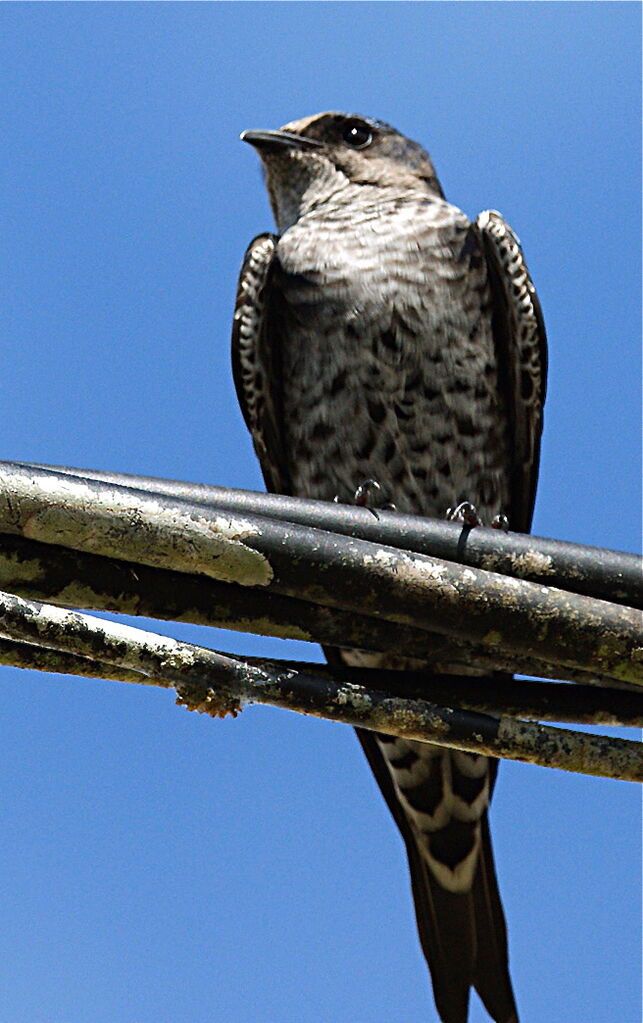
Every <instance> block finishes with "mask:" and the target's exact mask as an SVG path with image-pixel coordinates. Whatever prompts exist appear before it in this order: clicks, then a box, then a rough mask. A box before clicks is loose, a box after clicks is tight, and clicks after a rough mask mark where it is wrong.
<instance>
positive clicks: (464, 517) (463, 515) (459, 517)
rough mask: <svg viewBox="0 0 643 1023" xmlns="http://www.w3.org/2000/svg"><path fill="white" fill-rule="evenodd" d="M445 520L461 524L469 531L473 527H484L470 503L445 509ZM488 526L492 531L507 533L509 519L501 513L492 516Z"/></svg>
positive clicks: (465, 502)
mask: <svg viewBox="0 0 643 1023" xmlns="http://www.w3.org/2000/svg"><path fill="white" fill-rule="evenodd" d="M447 520H448V521H449V522H462V524H463V525H465V526H468V527H469V529H473V528H474V526H484V522H483V521H482V519H481V518H480V516H479V515H478V509H477V508H476V506H475V504H472V503H471V501H461V502H460V504H459V505H457V506H456V507H455V508H447ZM490 526H491V528H492V529H501V530H502V531H503V533H508V532H509V519H508V518H507V516H506V515H503V514H502V513H500V514H499V515H494V517H493V518H492V520H491V522H490Z"/></svg>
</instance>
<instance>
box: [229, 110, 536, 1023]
mask: <svg viewBox="0 0 643 1023" xmlns="http://www.w3.org/2000/svg"><path fill="white" fill-rule="evenodd" d="M242 137H244V138H245V139H246V140H247V141H249V142H250V143H252V144H253V145H254V146H256V147H257V149H258V150H259V154H260V156H261V159H262V162H263V165H264V170H265V174H266V184H267V188H268V192H269V195H270V200H271V204H272V208H273V212H274V214H275V219H276V222H277V227H278V230H279V235H278V236H275V235H268V234H265V235H260V236H259V237H258V238H256V239H255V240H254V241H253V242H252V243H251V245H250V247H249V249H248V251H247V253H246V257H245V260H244V264H243V267H242V271H241V276H240V280H239V289H238V295H237V303H236V308H235V320H234V328H233V368H234V375H235V382H236V386H237V392H238V395H239V400H240V403H241V407H242V410H243V412H244V416H245V419H246V422H247V425H248V427H249V429H250V432H251V434H252V437H253V440H254V444H255V448H256V451H257V454H258V456H259V459H260V462H261V467H262V470H263V474H264V478H265V480H266V484H267V486H268V487H269V489H270V490H273V491H276V492H281V493H289V494H295V495H300V496H306V497H314V498H320V499H323V500H332V499H333V498H335V497H338V498H339V500H340V501H344V502H351V501H352V500H353V495H354V493H355V490H356V488H357V486H358V484H359V483H361V482H362V481H363V480H364V479H367V478H375V479H376V480H377V481H378V483H379V484H380V485H381V487H382V488H383V489H384V491H385V492H386V494H387V495H388V497H389V499H390V500H392V501H394V502H395V505H396V507H397V508H398V509H399V510H400V511H408V512H414V513H417V514H424V515H431V516H438V517H441V516H444V514H445V512H446V509H447V507H449V506H455V505H457V504H458V503H459V502H461V501H463V500H470V501H473V502H474V503H475V505H476V507H477V509H478V512H479V513H480V515H481V516H482V518H483V519H484V520H486V521H489V520H491V519H492V518H493V517H494V516H495V515H497V514H499V513H505V514H507V515H508V517H509V521H510V525H511V528H512V529H515V530H519V531H527V530H528V529H529V525H530V521H531V514H532V509H533V500H534V493H535V486H536V478H537V470H538V455H539V445H540V433H541V429H542V406H543V401H544V392H545V371H546V352H545V332H544V327H543V323H542V316H541V313H540V309H539V305H538V301H537V298H536V294H535V291H534V288H533V285H532V283H531V280H530V277H529V274H528V271H527V268H526V265H525V263H524V259H523V256H522V251H521V249H520V245H519V243H518V241H517V239H516V237H515V236H514V234H513V232H512V231H511V229H510V228H509V226H508V225H507V224H506V223H505V221H504V220H503V219H502V217H501V216H500V214H498V213H495V212H493V211H487V212H485V213H482V214H480V216H479V217H478V218H477V220H476V222H475V223H471V222H470V221H469V220H468V219H467V217H466V216H465V214H464V213H462V212H461V211H460V210H459V209H457V208H456V207H455V206H452V205H450V204H449V203H448V202H446V200H445V199H444V196H443V193H442V190H441V187H440V184H439V182H438V179H437V177H436V174H435V171H434V169H433V165H432V163H431V160H430V158H429V156H428V154H427V153H426V152H425V151H424V149H422V147H421V146H419V145H418V144H417V143H415V142H412V141H411V140H409V139H407V138H405V137H404V136H403V135H401V134H399V133H398V132H396V131H395V130H394V129H393V128H391V127H390V126H388V125H386V124H383V123H381V122H379V121H373V120H371V119H369V118H362V117H356V116H353V115H350V116H348V115H344V114H339V113H325V114H319V115H316V116H315V117H312V118H307V119H304V120H301V121H296V122H293V123H291V124H289V125H286V126H285V128H284V129H281V130H280V131H278V132H247V133H245V134H244V136H242ZM338 656H340V655H339V654H338V652H330V657H331V658H333V657H335V658H336V657H338ZM341 657H342V658H343V659H344V660H345V661H347V662H348V663H353V664H355V663H357V664H359V663H361V664H369V665H373V664H378V665H384V666H387V667H388V666H397V667H400V666H402V667H403V666H404V664H401V662H400V661H399V659H396V658H395V657H394V655H393V654H392V655H391V656H390V657H389V656H388V655H386V656H381V655H380V656H379V657H375V656H374V655H370V654H360V653H357V652H352V653H348V652H342V654H341ZM430 667H431V668H432V669H433V670H445V667H446V668H448V665H446V666H445V665H443V664H441V665H431V666H430ZM458 670H461V668H460V669H458ZM359 738H360V741H361V743H362V746H363V748H364V751H365V753H366V755H367V757H368V760H369V763H370V764H371V767H372V768H373V771H374V773H375V776H376V778H377V780H378V783H379V785H380V788H381V789H382V792H383V794H384V796H385V798H386V800H387V803H388V805H389V808H390V810H391V812H392V814H393V816H394V818H395V820H396V822H397V824H398V826H399V828H400V831H401V833H402V836H403V838H404V841H405V843H406V847H407V853H408V856H409V864H410V868H411V880H412V885H413V893H414V899H415V907H416V916H417V921H418V929H419V934H420V939H421V942H422V947H423V949H424V952H425V955H426V958H427V961H428V963H429V967H430V970H431V975H432V980H433V988H434V994H435V999H436V1004H437V1007H438V1010H439V1012H440V1015H441V1018H442V1020H443V1021H444V1023H464V1021H466V1019H467V1013H468V1000H469V991H470V987H471V986H474V987H475V988H476V989H477V991H478V993H479V994H480V996H481V998H482V999H483V1001H484V1003H485V1005H486V1007H487V1009H488V1011H489V1013H490V1015H491V1016H492V1018H493V1019H494V1020H496V1021H498V1023H511V1021H515V1020H517V1013H516V1008H515V1003H514V999H513V994H512V990H511V981H510V978H509V972H508V965H507V949H506V930H505V923H504V916H503V912H502V907H501V903H500V898H499V895H498V891H497V883H496V878H495V870H494V866H493V858H492V853H491V844H490V839H489V830H488V822H487V808H488V805H489V799H490V796H491V790H492V787H493V782H494V779H495V773H496V763H495V762H494V761H489V760H487V759H486V758H484V757H477V756H473V755H470V754H466V753H458V752H455V751H453V752H449V751H446V750H444V749H441V748H440V747H436V746H432V745H430V744H427V743H417V742H407V741H405V740H401V739H392V738H389V737H385V736H376V735H373V734H371V733H366V732H360V733H359Z"/></svg>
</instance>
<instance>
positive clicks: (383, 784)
mask: <svg viewBox="0 0 643 1023" xmlns="http://www.w3.org/2000/svg"><path fill="white" fill-rule="evenodd" d="M357 736H358V738H359V741H360V743H361V745H362V748H363V750H364V753H365V754H366V757H367V759H368V762H369V764H370V766H371V769H372V771H373V773H374V775H375V778H376V780H377V782H378V784H379V786H380V789H381V791H382V794H383V796H384V798H385V799H386V802H387V804H388V807H389V810H390V811H391V814H392V816H393V818H394V820H395V822H396V824H397V826H398V828H399V829H400V832H401V834H402V837H403V839H404V842H405V845H406V851H407V855H408V860H409V867H410V872H411V886H412V891H413V900H414V903H415V914H416V919H417V927H418V933H419V937H420V944H421V946H422V951H423V952H424V956H425V958H426V961H427V964H428V966H429V970H430V973H431V980H432V982H433V993H434V998H435V1003H436V1006H437V1009H438V1012H439V1014H440V1018H441V1020H442V1023H467V1017H468V1006H469V995H470V990H471V988H472V987H474V988H475V989H476V990H477V992H478V994H479V995H480V998H481V999H482V1001H483V1003H484V1005H485V1007H486V1009H487V1011H488V1012H489V1014H490V1016H491V1017H492V1019H493V1020H495V1021H496V1023H518V1014H517V1010H516V1004H515V1001H514V996H513V991H512V987H511V980H510V977H509V965H508V957H507V929H506V925H505V919H504V914H503V911H502V905H501V902H500V894H499V891H498V883H497V880H496V874H495V867H494V862H493V853H492V850H491V839H490V834H489V824H488V820H487V815H486V812H485V813H484V815H483V818H482V820H481V843H480V852H479V858H478V865H477V868H476V872H475V875H474V880H473V885H472V887H471V889H470V890H469V891H466V892H451V891H447V890H446V889H445V888H444V887H442V886H441V885H440V884H439V883H438V882H437V881H436V879H435V878H434V877H433V875H432V874H431V871H430V870H429V867H428V865H427V862H426V860H425V858H424V857H423V856H422V854H421V852H420V849H419V847H418V843H417V839H416V837H415V834H414V832H413V829H412V827H411V825H410V823H409V820H408V817H407V814H406V813H405V811H404V808H403V806H402V804H401V802H400V799H399V797H398V794H397V792H396V789H395V785H394V783H393V779H392V777H391V773H390V770H389V768H388V766H387V764H386V762H385V759H384V757H383V754H382V752H381V750H380V747H379V744H378V742H377V737H376V735H375V733H372V732H366V731H364V730H362V729H357ZM491 769H492V779H491V780H492V782H493V779H494V777H495V773H496V770H497V765H496V764H495V763H492V765H491Z"/></svg>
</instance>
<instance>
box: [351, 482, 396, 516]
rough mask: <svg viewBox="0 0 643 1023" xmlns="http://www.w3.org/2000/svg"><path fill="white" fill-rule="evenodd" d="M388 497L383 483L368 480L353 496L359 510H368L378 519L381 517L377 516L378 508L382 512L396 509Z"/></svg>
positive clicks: (360, 485) (361, 484) (362, 483)
mask: <svg viewBox="0 0 643 1023" xmlns="http://www.w3.org/2000/svg"><path fill="white" fill-rule="evenodd" d="M387 497H388V495H387V493H386V491H385V490H384V488H383V487H382V485H381V483H378V482H377V480H374V479H367V480H362V482H361V483H360V484H359V486H358V487H357V489H356V491H355V494H354V496H353V501H354V502H355V504H356V505H357V507H358V508H367V509H368V510H369V511H370V512H372V514H373V515H374V516H375V518H376V519H379V515H378V514H377V509H378V508H379V509H381V510H390V509H394V508H395V506H394V505H391V504H390V502H388V501H387Z"/></svg>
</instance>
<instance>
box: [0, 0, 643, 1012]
mask: <svg viewBox="0 0 643 1023" xmlns="http://www.w3.org/2000/svg"><path fill="white" fill-rule="evenodd" d="M639 38H640V8H639V6H638V5H637V4H633V3H591V4H588V3H565V4H560V3H546V4H545V3H537V4H533V3H520V4H518V3H513V4H500V3H497V4H486V3H475V4H471V3H456V4H454V3H437V4H434V3H421V4H409V3H397V4H390V3H358V4H354V3H330V4H326V3H310V4H301V3H264V4H255V3H225V4H190V3H185V4H183V3H180V4H173V3H169V4H138V3H128V4H113V3H111V4H110V3H104V4H80V3H78V4H67V3H56V4H51V3H49V4H46V3H43V4H30V3H22V4H2V5H1V6H0V88H1V91H2V95H3V97H4V98H3V104H2V111H1V113H0V118H1V119H2V132H1V138H0V146H1V147H2V148H3V149H4V152H3V153H2V159H1V160H0V207H1V217H2V224H3V229H2V242H1V245H2V255H1V259H2V267H3V269H2V276H3V282H2V284H1V285H0V287H1V288H2V296H1V301H0V308H1V310H2V311H1V313H0V315H1V317H2V319H1V335H0V336H1V338H2V348H3V383H4V386H3V402H2V407H1V408H0V419H1V427H2V438H3V448H2V454H1V456H0V457H3V458H20V459H25V460H32V461H41V462H48V463H63V464H72V465H80V466H89V467H94V468H106V469H116V470H122V471H125V472H132V473H145V474H153V475H159V476H168V477H174V478H179V479H190V480H195V481H205V482H210V483H217V484H222V485H227V486H237V487H255V488H260V486H261V484H260V476H259V472H258V469H257V466H256V464H255V460H254V457H253V454H252V450H251V446H250V442H249V440H248V437H247V436H246V433H245V429H244V426H243V423H242V420H241V416H240V414H239V412H238V409H237V406H236V401H235V397H234V391H233V385H232V380H231V373H230V368H229V354H228V347H229V326H230V320H231V311H232V304H233V298H234V291H235V286H236V277H237V273H238V268H239V265H240V261H241V257H242V254H243V251H244V249H245V246H246V244H247V242H248V241H249V240H250V238H251V237H252V236H253V235H254V234H256V233H258V232H259V231H262V230H266V229H269V228H270V227H271V226H272V225H271V217H270V212H269V208H268V204H267V201H266V197H265V195H264V191H263V186H262V181H261V176H260V172H259V169H258V165H257V164H258V161H257V159H256V155H255V154H254V153H253V152H252V151H251V150H250V149H249V147H247V146H243V145H242V144H241V143H240V142H238V141H237V140H238V135H239V132H240V131H241V130H242V129H244V128H272V127H278V126H279V125H281V124H283V123H285V122H286V121H289V120H291V119H293V118H296V117H301V116H304V115H307V114H312V113H314V112H316V111H319V110H323V109H343V110H350V111H354V112H360V113H364V114H369V115H372V116H375V117H379V118H381V119H383V120H386V121H389V122H391V123H393V124H395V125H396V126H397V127H399V128H400V129H401V130H402V131H404V132H405V133H406V134H408V135H410V136H411V137H413V138H416V139H418V140H419V141H421V142H422V143H423V144H425V145H426V146H427V148H429V150H430V152H431V154H432V156H433V158H434V161H435V163H436V166H437V169H438V173H439V175H440V177H441V180H442V183H443V186H444V188H445V191H446V193H447V196H448V197H449V199H450V200H451V201H452V202H454V203H456V204H457V205H459V206H461V207H462V208H463V209H464V210H465V211H466V212H467V213H468V214H469V215H471V216H474V215H475V214H476V213H477V212H478V211H479V210H481V209H485V208H490V207H491V208H497V209H500V210H501V211H502V212H503V213H504V215H505V216H506V217H507V218H508V219H509V221H510V223H511V224H512V226H513V227H514V229H515V230H516V232H517V233H518V235H519V236H520V237H521V239H522V242H523V245H524V248H525V251H526V255H527V259H528V262H529V265H530V269H531V271H532V275H533V277H534V279H535V281H536V284H537V286H538V290H539V294H540V297H541V300H542V304H543V308H544V313H545V319H546V323H547V327H548V333H549V339H550V388H549V397H548V404H547V410H546V426H545V438H544V448H543V460H542V470H541V482H540V489H539V496H538V501H537V511H536V518H535V524H534V529H535V531H536V532H538V533H540V534H543V535H548V536H557V537H561V538H567V539H573V540H577V541H580V542H585V543H593V544H597V545H599V546H612V547H617V548H622V549H627V550H634V549H636V548H637V546H638V522H639V475H640V473H639V465H640V461H639V449H638V435H639V431H638V408H639V390H638V387H639V384H638V381H639V339H640V322H639V310H640V291H639V279H640V256H639V253H640V235H639V224H640V172H639V166H640V162H639V161H640V135H639V125H640V104H639V74H640V49H639ZM155 627H157V628H158V629H159V631H161V630H163V631H168V632H170V633H171V634H173V635H176V636H180V637H182V638H188V639H191V640H197V641H199V642H202V643H207V644H210V645H213V646H216V647H218V648H221V649H226V648H227V649H231V650H236V651H246V652H249V653H257V652H264V653H268V654H273V655H275V656H293V655H296V656H302V657H311V658H312V657H315V658H317V657H318V653H317V650H316V649H315V648H309V647H307V646H304V645H303V644H302V645H296V644H288V645H286V644H281V643H278V642H277V641H271V640H266V639H263V640H262V639H257V638H253V637H246V636H239V635H233V634H227V633H223V632H213V631H209V632H208V631H205V630H197V629H190V628H187V627H179V626H165V627H163V626H160V625H157V626H155ZM0 676H1V678H2V681H3V682H4V685H3V688H2V696H3V713H2V718H3V725H2V754H1V761H2V776H3V786H2V795H0V802H1V811H0V812H1V816H2V837H1V838H0V862H1V864H2V873H3V885H2V896H1V897H0V906H1V915H2V920H3V926H2V934H1V937H0V943H1V955H0V987H1V988H2V991H3V996H2V1002H1V1004H0V1023H81V1021H82V1023H108V1021H109V1023H113V1021H114V1020H118V1021H119V1023H148V1021H150V1023H151V1021H154V1023H206V1021H207V1023H212V1021H215V1023H317V1021H319V1020H324V1021H326V1020H328V1021H332V1023H385V1021H386V1023H388V1021H389V1020H390V1019H395V1020H400V1021H402V1023H405V1021H407V1020H408V1021H411V1020H416V1019H426V1020H431V1019H433V1018H434V1016H433V1008H432V999H431V996H430V992H429V985H428V981H427V976H426V973H425V967H424V964H423V961H422V959H421V956H420V953H419V949H418V946H417V941H416V936H415V930H414V923H413V919H412V908H411V900H410V895H409V891H408V882H407V877H406V867H405V864H404V855H403V851H402V846H401V842H400V841H399V839H398V837H397V835H396V833H395V830H394V827H393V824H392V822H391V820H390V819H389V816H388V812H387V810H386V808H385V806H384V804H383V802H382V801H381V800H380V797H379V794H378V793H377V792H376V790H375V785H374V782H373V781H372V779H371V777H370V774H369V771H368V769H367V767H366V764H365V762H362V757H361V753H360V751H359V749H358V746H357V743H356V741H355V739H354V737H353V735H352V734H351V732H350V730H348V729H345V728H342V727H340V726H336V725H331V724H329V723H324V722H319V721H313V720H306V719H303V718H301V717H299V716H295V715H289V714H287V713H285V712H279V711H272V710H269V709H260V708H255V709H250V710H247V711H246V712H245V713H244V714H242V715H241V717H240V718H238V719H237V720H236V721H225V722H213V721H211V720H206V719H204V718H200V717H199V716H197V715H195V714H188V713H187V712H186V711H185V710H182V709H177V708H175V707H174V705H173V701H172V697H171V695H170V694H167V693H162V692H155V691H147V690H145V689H137V688H135V687H132V686H124V685H117V684H114V683H112V684H108V683H105V682H90V681H81V680H76V679H72V678H66V677H52V676H47V675H40V674H36V673H31V674H30V673H25V672H18V671H13V670H10V669H6V668H5V669H0ZM638 807H639V802H638V793H637V792H636V791H635V788H634V786H631V785H627V784H625V783H617V782H610V781H603V780H594V779H587V778H581V777H575V776H572V775H566V774H563V773H560V772H551V771H546V770H544V769H539V768H533V767H526V766H521V765H508V764H504V765H503V766H502V768H501V772H500V780H499V783H498V786H497V789H496V795H495V800H494V807H493V811H492V828H493V833H494V841H495V849H496V857H497V861H498V867H499V874H500V878H501V888H502V891H503V897H504V902H505V908H506V912H507V916H508V921H509V929H510V949H511V960H512V968H513V976H514V982H515V986H516V989H517V996H518V1002H519V1006H520V1009H521V1019H522V1020H523V1023H530V1021H531V1023H550V1021H551V1023H554V1021H558V1020H561V1019H569V1020H581V1019H582V1020H583V1021H584V1023H630V1021H631V1023H634V1021H636V1020H638V1019H639V1014H640V1007H639V969H638V963H639V957H640V953H639V946H638V934H639V908H638V906H639V876H640V875H639V848H638V834H639V824H638V818H639V810H638ZM484 1018H485V1017H484V1015H483V1013H482V1010H481V1009H480V1007H479V1006H478V1005H477V1004H475V1005H474V1006H473V1007H472V1011H471V1020H472V1021H473V1023H480V1021H482V1020H483V1019H484Z"/></svg>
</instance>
